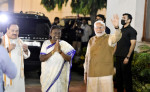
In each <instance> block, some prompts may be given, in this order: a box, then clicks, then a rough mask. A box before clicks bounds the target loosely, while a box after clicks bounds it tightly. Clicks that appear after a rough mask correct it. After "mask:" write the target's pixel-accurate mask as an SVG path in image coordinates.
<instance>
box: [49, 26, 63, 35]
mask: <svg viewBox="0 0 150 92" xmlns="http://www.w3.org/2000/svg"><path fill="white" fill-rule="evenodd" d="M54 29H59V30H61V28H60V26H58V25H53V26H52V27H51V29H50V33H51V32H52V31H53V30H54Z"/></svg>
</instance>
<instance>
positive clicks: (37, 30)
mask: <svg viewBox="0 0 150 92" xmlns="http://www.w3.org/2000/svg"><path fill="white" fill-rule="evenodd" d="M15 19H16V20H17V22H18V25H19V35H20V36H23V35H24V36H25V35H36V36H44V37H45V36H46V37H47V36H48V34H49V29H50V21H49V20H48V19H43V18H41V19H36V18H23V17H19V18H16V17H15ZM6 29H7V23H3V22H0V32H3V33H5V32H6Z"/></svg>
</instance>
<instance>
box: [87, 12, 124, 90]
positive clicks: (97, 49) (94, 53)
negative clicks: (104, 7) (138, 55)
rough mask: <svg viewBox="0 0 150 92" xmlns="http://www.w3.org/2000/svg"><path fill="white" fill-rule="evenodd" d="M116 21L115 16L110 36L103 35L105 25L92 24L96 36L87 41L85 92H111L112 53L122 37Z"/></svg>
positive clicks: (99, 23) (117, 18)
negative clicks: (112, 31) (113, 30)
mask: <svg viewBox="0 0 150 92" xmlns="http://www.w3.org/2000/svg"><path fill="white" fill-rule="evenodd" d="M118 21H119V17H118V16H117V15H115V16H114V19H113V20H112V22H113V25H114V27H115V29H116V31H115V34H111V35H107V34H106V33H105V24H104V23H103V22H102V21H100V20H99V21H96V22H95V23H94V31H95V34H96V36H93V37H92V38H91V39H90V40H89V43H88V47H87V52H86V58H85V63H84V81H85V83H87V91H86V92H113V74H114V70H113V69H114V67H113V52H114V46H115V44H116V43H117V41H119V40H120V38H121V36H122V34H121V31H120V30H119V26H118V25H119V22H118Z"/></svg>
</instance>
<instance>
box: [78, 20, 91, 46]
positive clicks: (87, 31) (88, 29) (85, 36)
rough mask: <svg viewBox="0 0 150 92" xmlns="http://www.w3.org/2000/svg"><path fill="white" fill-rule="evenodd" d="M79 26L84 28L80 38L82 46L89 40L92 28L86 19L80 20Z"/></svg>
mask: <svg viewBox="0 0 150 92" xmlns="http://www.w3.org/2000/svg"><path fill="white" fill-rule="evenodd" d="M81 28H82V29H83V30H84V33H83V36H82V38H81V41H82V48H83V47H86V46H87V44H88V41H89V38H90V36H91V35H92V29H91V27H90V26H89V25H88V24H87V21H86V19H83V20H82V25H81Z"/></svg>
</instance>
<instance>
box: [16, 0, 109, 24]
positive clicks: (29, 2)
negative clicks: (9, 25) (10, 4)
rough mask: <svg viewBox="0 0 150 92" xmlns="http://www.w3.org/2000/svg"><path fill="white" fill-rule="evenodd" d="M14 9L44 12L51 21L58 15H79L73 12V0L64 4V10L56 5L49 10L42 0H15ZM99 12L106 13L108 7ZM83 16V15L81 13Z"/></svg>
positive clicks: (60, 16)
mask: <svg viewBox="0 0 150 92" xmlns="http://www.w3.org/2000/svg"><path fill="white" fill-rule="evenodd" d="M14 4H15V5H14V11H15V12H20V11H23V12H26V11H35V12H42V13H44V14H45V15H46V16H47V17H48V18H49V19H50V21H51V22H53V21H54V18H55V17H56V16H57V17H59V18H63V17H65V16H77V14H72V13H71V7H70V4H71V0H69V1H68V3H67V5H66V6H65V5H63V7H62V10H58V8H57V7H56V8H55V9H54V10H52V11H51V12H47V10H46V9H45V8H44V6H43V5H41V0H15V1H14ZM98 13H101V14H104V15H105V14H106V9H103V10H102V11H99V12H98ZM80 16H82V15H80Z"/></svg>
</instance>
